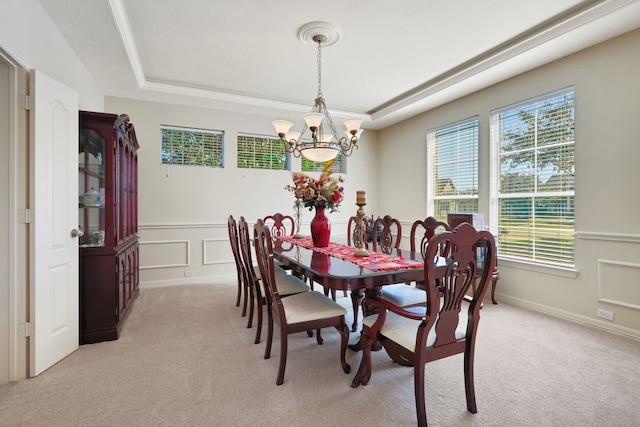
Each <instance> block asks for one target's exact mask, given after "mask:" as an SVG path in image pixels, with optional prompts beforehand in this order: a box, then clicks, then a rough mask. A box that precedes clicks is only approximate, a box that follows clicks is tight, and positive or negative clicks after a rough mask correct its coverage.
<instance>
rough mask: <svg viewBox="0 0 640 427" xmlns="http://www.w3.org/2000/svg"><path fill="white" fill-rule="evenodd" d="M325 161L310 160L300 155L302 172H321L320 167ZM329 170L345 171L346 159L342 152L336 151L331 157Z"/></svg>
mask: <svg viewBox="0 0 640 427" xmlns="http://www.w3.org/2000/svg"><path fill="white" fill-rule="evenodd" d="M326 163H327V162H312V161H311V160H308V159H307V158H305V157H304V156H303V157H302V172H322V168H323V167H324V165H325V164H326ZM331 170H333V171H334V172H335V173H347V159H346V157H345V156H344V154H342V153H338V155H337V156H336V158H335V159H333V165H332V166H331Z"/></svg>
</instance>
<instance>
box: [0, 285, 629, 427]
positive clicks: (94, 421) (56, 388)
mask: <svg viewBox="0 0 640 427" xmlns="http://www.w3.org/2000/svg"><path fill="white" fill-rule="evenodd" d="M235 293H236V288H235V284H228V285H219V284H218V285H184V286H173V287H162V288H150V289H142V290H141V294H140V297H139V298H138V300H137V301H136V302H135V305H134V308H133V311H132V313H131V315H130V317H129V318H128V319H127V322H126V324H125V326H124V329H123V332H122V336H121V337H120V339H119V340H117V341H110V342H104V343H98V344H92V345H83V346H81V347H80V349H79V350H78V351H76V352H74V353H73V354H71V355H70V356H69V357H67V358H65V359H64V360H62V361H60V362H59V363H57V364H56V365H55V366H53V367H51V368H50V369H48V370H47V371H46V372H44V373H42V374H41V375H40V376H38V377H36V378H31V379H28V380H26V381H21V382H18V383H13V384H9V385H5V386H2V387H0V426H116V425H118V426H121V425H126V426H342V425H345V426H346V425H350V426H413V425H415V424H416V415H415V407H414V395H413V377H412V375H413V371H412V369H411V368H407V367H403V366H400V365H396V364H394V363H393V362H391V360H390V359H389V358H388V356H387V355H386V353H385V352H384V351H380V352H376V353H374V355H373V364H374V371H373V376H372V379H371V382H370V383H369V385H367V386H360V387H359V388H357V389H352V388H351V387H350V384H351V380H352V377H353V373H355V371H356V370H357V367H358V364H359V362H360V353H353V352H351V351H350V350H348V351H347V352H348V354H347V360H348V362H349V363H350V364H351V367H352V373H351V374H349V375H346V374H344V373H343V372H342V369H341V368H340V364H339V358H338V351H339V343H340V339H339V335H338V333H337V331H336V330H335V329H325V330H324V332H323V337H324V340H325V341H324V344H323V345H321V346H319V345H317V344H316V341H315V338H309V337H308V336H307V335H306V334H305V333H300V334H294V335H290V336H289V357H288V361H287V370H286V374H285V382H284V384H283V385H281V386H276V384H275V382H276V374H277V369H278V357H279V345H278V337H279V334H278V332H276V333H275V337H274V338H275V339H274V346H273V350H272V357H271V359H269V360H265V359H264V358H263V354H264V335H263V340H262V343H260V344H253V339H254V333H255V326H254V328H252V329H248V328H247V327H246V318H242V317H240V308H239V307H235V305H234V303H235ZM340 294H342V293H340ZM338 302H340V303H341V304H343V305H344V306H345V307H347V308H348V312H349V315H348V319H347V324H349V325H350V324H351V320H350V319H351V308H350V304H351V300H350V298H348V297H343V296H340V297H339V298H338ZM481 316H482V319H481V321H480V325H479V332H478V338H477V345H476V364H475V372H476V381H475V384H476V399H477V405H478V413H477V414H471V413H469V412H467V409H466V403H465V395H464V378H463V372H462V363H463V357H462V355H459V356H455V357H452V358H448V359H445V360H440V361H437V362H433V363H430V364H429V365H428V366H427V369H426V377H427V378H426V398H427V417H428V421H429V424H430V425H432V426H563V427H568V426H638V425H640V410H639V409H638V402H637V395H638V391H639V390H640V341H638V340H634V339H632V338H628V337H623V336H619V335H615V334H611V333H608V332H606V331H602V330H599V329H594V328H591V327H588V326H584V325H581V324H576V323H571V322H568V321H565V320H562V319H557V318H554V317H550V316H546V315H543V314H539V313H535V312H531V311H528V310H524V309H521V308H517V307H514V306H510V305H507V304H504V303H500V304H499V305H492V304H486V305H485V306H484V309H483V310H482V312H481ZM265 332H266V331H265ZM357 338H358V333H357V332H356V333H352V334H351V340H350V342H355V341H356V340H357Z"/></svg>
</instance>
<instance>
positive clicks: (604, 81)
mask: <svg viewBox="0 0 640 427" xmlns="http://www.w3.org/2000/svg"><path fill="white" fill-rule="evenodd" d="M638 52H640V30H636V31H633V32H631V33H628V34H626V35H623V36H621V37H618V38H615V39H613V40H610V41H608V42H605V43H602V44H600V45H597V46H595V47H592V48H589V49H587V50H584V51H582V52H579V53H577V54H574V55H571V56H569V57H566V58H564V59H562V60H559V61H556V62H554V63H551V64H549V65H546V66H543V67H540V68H538V69H536V70H533V71H530V72H527V73H525V74H523V75H520V76H518V77H515V78H512V79H510V80H507V81H505V82H502V83H500V84H497V85H495V86H493V87H490V88H488V89H485V90H482V91H479V92H477V93H475V94H472V95H469V96H466V97H464V98H461V99H458V100H456V101H454V102H451V103H449V104H447V105H444V106H441V107H439V108H437V109H434V110H432V111H429V112H426V113H424V114H421V115H419V116H417V117H414V118H412V119H410V120H406V121H404V122H402V123H399V124H397V125H394V126H392V127H389V128H387V129H384V130H382V131H381V132H380V156H379V159H380V162H381V163H380V166H379V170H380V177H379V182H380V187H379V189H378V190H379V195H380V201H379V206H388V210H389V211H390V212H391V213H393V214H394V215H396V216H398V217H400V218H402V219H403V220H405V221H407V222H410V221H412V220H413V219H415V218H423V217H424V216H425V214H426V203H427V200H426V185H425V184H426V176H427V170H426V133H427V130H428V129H432V128H435V127H438V126H442V125H445V124H448V123H452V122H455V121H458V120H461V119H464V118H467V117H472V116H475V115H478V116H479V118H480V170H479V173H480V182H479V193H480V194H479V198H480V203H479V209H480V212H483V213H484V214H485V218H486V219H488V214H489V115H490V111H491V110H493V109H496V108H500V107H503V106H506V105H509V104H512V103H515V102H518V101H522V100H526V99H528V98H532V97H535V96H538V95H542V94H545V93H548V92H551V91H554V90H557V89H560V88H564V87H567V86H571V85H573V86H574V88H575V111H576V231H577V233H578V234H577V237H576V270H577V275H576V274H575V273H573V274H572V273H571V272H564V271H559V270H551V269H539V268H534V267H531V266H528V265H525V264H522V263H513V262H506V261H500V262H499V264H500V276H501V278H500V281H499V282H498V287H497V294H498V298H499V299H501V300H502V301H509V302H512V303H516V304H521V305H524V306H529V307H532V308H535V309H539V310H543V311H548V312H550V313H554V314H557V315H560V316H565V317H568V318H572V319H575V320H579V321H583V322H587V323H591V324H595V325H598V326H602V327H606V328H609V329H612V330H615V331H618V332H621V333H625V334H629V335H634V336H637V337H640V221H639V220H638V218H637V217H638V212H639V211H640V198H639V197H638V184H637V183H638V182H640V167H638V162H639V160H640V139H639V137H638V129H639V128H638V117H640V78H639V76H640V55H639V54H638ZM387 164H403V165H406V166H405V167H403V168H394V169H389V168H385V167H383V166H384V165H387ZM408 183H411V184H412V186H411V187H409V186H407V184H408ZM596 233H602V234H596ZM597 308H603V309H605V310H608V311H612V312H614V320H613V322H611V321H607V320H602V319H601V318H598V317H596V309H597Z"/></svg>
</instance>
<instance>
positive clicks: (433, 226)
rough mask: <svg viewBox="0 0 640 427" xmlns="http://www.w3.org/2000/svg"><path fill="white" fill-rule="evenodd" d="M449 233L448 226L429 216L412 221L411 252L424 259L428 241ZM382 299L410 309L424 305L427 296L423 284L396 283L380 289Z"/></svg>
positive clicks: (442, 248) (442, 249)
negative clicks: (439, 233) (438, 235)
mask: <svg viewBox="0 0 640 427" xmlns="http://www.w3.org/2000/svg"><path fill="white" fill-rule="evenodd" d="M443 231H451V227H449V224H447V223H446V222H443V221H438V220H437V219H436V218H434V217H432V216H429V217H427V218H425V219H423V220H417V221H414V223H413V224H412V225H411V232H410V234H409V240H410V248H411V252H414V253H416V254H418V253H419V254H421V257H422V259H424V257H425V254H426V250H427V247H428V245H429V241H430V239H431V238H432V237H433V236H434V235H435V234H436V233H438V232H443ZM446 249H447V248H446V246H443V247H441V248H440V250H441V252H445V251H446ZM382 298H384V299H385V300H387V301H389V302H391V303H393V304H395V305H397V306H398V307H412V306H416V305H420V304H424V303H425V302H426V301H427V294H426V292H425V291H424V283H422V282H418V283H415V286H412V285H411V284H410V283H397V284H393V285H388V286H385V287H384V288H383V289H382Z"/></svg>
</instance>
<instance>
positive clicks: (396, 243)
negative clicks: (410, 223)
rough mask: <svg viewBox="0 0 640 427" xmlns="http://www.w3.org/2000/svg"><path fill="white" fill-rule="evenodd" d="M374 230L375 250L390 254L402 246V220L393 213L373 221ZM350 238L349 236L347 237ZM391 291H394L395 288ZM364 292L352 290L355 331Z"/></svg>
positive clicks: (352, 327)
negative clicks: (394, 216) (393, 215)
mask: <svg viewBox="0 0 640 427" xmlns="http://www.w3.org/2000/svg"><path fill="white" fill-rule="evenodd" d="M373 230H374V231H373V241H372V247H373V250H374V251H375V252H382V253H385V254H390V253H391V252H393V250H394V249H398V248H400V242H401V241H402V224H400V220H398V219H397V218H393V217H392V216H391V215H385V216H384V217H382V218H380V217H378V218H377V219H376V220H375V221H374V223H373ZM349 234H351V233H349ZM348 239H349V237H347V240H348ZM388 286H394V285H387V286H385V288H386V287H388ZM389 292H390V293H392V292H393V290H390V291H389ZM364 294H365V292H364V290H360V291H358V293H357V294H354V293H353V292H351V305H352V307H353V323H352V324H351V330H352V331H354V332H355V331H356V329H358V307H362V302H363V301H364ZM363 314H364V312H363Z"/></svg>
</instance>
